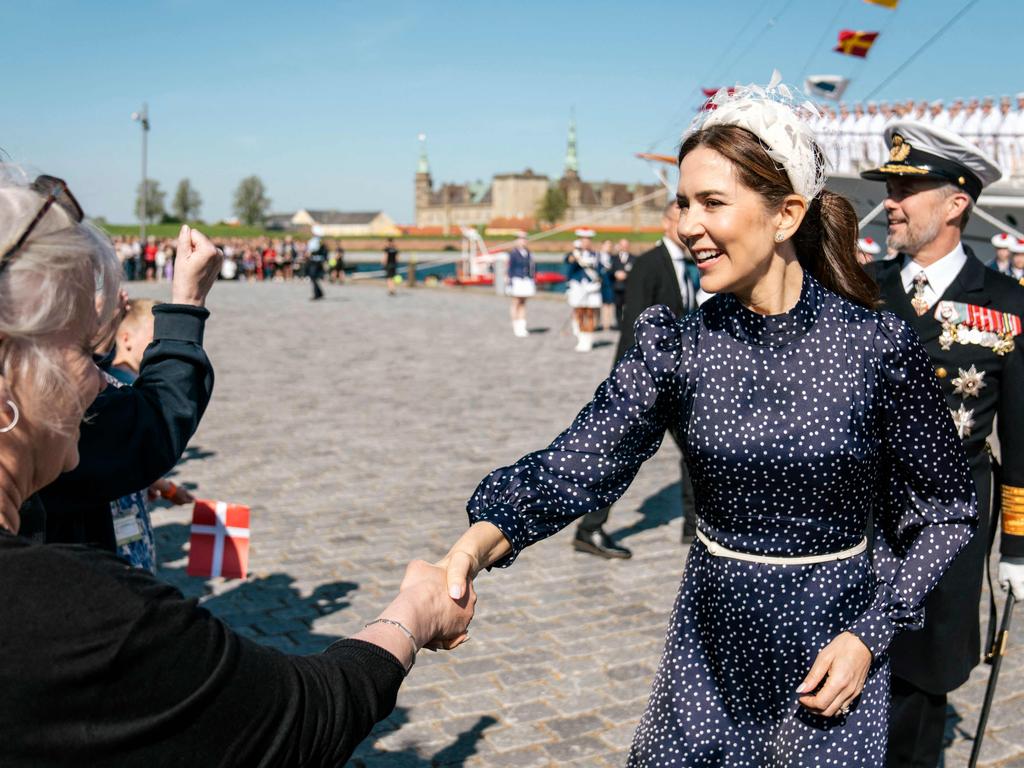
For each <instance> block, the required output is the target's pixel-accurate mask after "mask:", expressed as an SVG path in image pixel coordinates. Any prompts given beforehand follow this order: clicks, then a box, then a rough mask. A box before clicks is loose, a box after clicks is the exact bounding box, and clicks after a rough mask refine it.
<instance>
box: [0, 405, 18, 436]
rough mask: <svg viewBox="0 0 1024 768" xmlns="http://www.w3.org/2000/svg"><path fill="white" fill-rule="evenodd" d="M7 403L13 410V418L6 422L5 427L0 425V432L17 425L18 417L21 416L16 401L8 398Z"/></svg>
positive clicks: (8, 430) (7, 430) (9, 429)
mask: <svg viewBox="0 0 1024 768" xmlns="http://www.w3.org/2000/svg"><path fill="white" fill-rule="evenodd" d="M7 404H8V405H9V406H10V407H11V410H12V411H14V418H13V419H11V423H10V424H8V425H7V426H6V427H0V432H10V431H11V430H12V429H14V428H15V427H16V426H18V419H20V418H21V413H20V412H19V411H18V405H17V403H15V402H14V401H13V400H8V401H7Z"/></svg>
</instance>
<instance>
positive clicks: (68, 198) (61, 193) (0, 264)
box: [0, 175, 85, 274]
mask: <svg viewBox="0 0 1024 768" xmlns="http://www.w3.org/2000/svg"><path fill="white" fill-rule="evenodd" d="M30 189H32V191H34V192H38V193H39V194H40V195H42V196H43V205H42V207H40V209H39V212H38V213H36V215H35V218H33V219H32V221H30V222H29V223H28V226H27V227H25V231H24V232H22V233H21V236H20V237H19V238H18V239H17V240H15V241H14V244H13V245H12V246H11V247H10V248H8V249H7V250H6V251H4V253H3V256H0V274H3V271H4V270H5V269H7V265H8V264H10V263H11V262H12V261H14V257H15V256H16V255H17V254H18V251H19V250H21V247H22V246H23V245H25V242H26V241H27V240H28V236H29V235H31V234H32V230H33V229H35V228H36V226H37V225H38V224H39V222H40V221H42V220H43V217H44V216H46V212H47V211H49V210H50V208H51V207H53V204H54V203H56V204H57V205H59V206H60V207H61V208H63V209H64V211H65V212H66V213H67V214H68V216H70V217H71V220H72V221H74V222H75V223H76V224H79V223H81V221H82V219H84V218H85V214H84V213H82V206H80V205H79V204H78V201H77V200H75V196H74V195H72V194H71V192H70V191H69V190H68V184H67V182H66V181H64V180H63V179H58V178H57V177H56V176H46V175H43V176H37V177H36V180H35V181H33V182H32V185H31V187H30Z"/></svg>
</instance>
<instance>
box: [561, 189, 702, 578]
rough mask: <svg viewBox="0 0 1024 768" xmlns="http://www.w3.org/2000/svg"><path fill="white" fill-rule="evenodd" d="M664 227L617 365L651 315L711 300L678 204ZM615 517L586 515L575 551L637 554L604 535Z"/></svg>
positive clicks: (646, 256) (635, 280) (627, 317)
mask: <svg viewBox="0 0 1024 768" xmlns="http://www.w3.org/2000/svg"><path fill="white" fill-rule="evenodd" d="M661 226H662V229H663V231H664V236H663V237H662V239H661V240H660V241H659V242H658V244H657V245H656V246H655V247H654V248H652V249H651V250H649V251H647V252H646V253H642V254H640V256H638V257H637V258H636V260H635V262H634V264H633V269H632V270H631V271H630V273H629V279H628V280H627V281H626V295H625V305H624V307H623V314H622V325H621V333H620V335H619V346H618V349H617V350H616V353H615V362H616V363H618V361H619V360H621V359H622V356H623V355H624V354H626V351H627V350H628V349H629V348H630V347H632V346H633V344H634V343H635V342H636V339H635V336H634V330H633V325H634V323H636V320H637V318H638V317H640V314H641V313H642V312H643V311H644V310H645V309H647V308H648V307H653V306H655V305H657V304H664V305H666V306H667V307H668V308H669V309H671V310H672V312H673V313H675V314H676V315H677V316H680V317H681V316H682V315H685V314H687V313H688V312H692V311H693V310H695V309H697V305H698V300H699V299H703V298H705V296H706V295H705V294H701V293H700V277H699V273H698V271H697V265H696V264H694V263H693V260H692V259H691V258H690V256H689V253H688V252H687V251H686V248H685V247H683V244H682V242H681V241H680V240H679V235H678V233H677V232H676V230H677V229H678V227H679V207H678V206H677V205H676V204H675V201H672V202H671V203H669V205H668V206H666V208H665V212H664V215H663V216H662V220H661ZM671 434H672V438H673V439H674V440H675V441H676V445H679V441H680V436H679V435H677V434H676V433H675V432H674V431H672V432H671ZM680 450H682V446H680ZM679 464H680V469H681V470H682V478H681V483H680V487H681V491H682V499H683V515H684V518H683V543H689V542H692V541H693V538H694V536H695V535H696V531H697V518H696V513H695V504H694V496H693V483H692V482H691V481H690V473H689V471H688V470H687V467H686V460H685V459H684V458H682V457H680V460H679ZM610 512H611V507H610V506H609V507H605V508H604V509H599V510H597V511H596V512H590V513H588V514H586V515H584V516H583V518H582V519H581V520H580V523H579V526H578V527H577V529H576V537H575V538H574V539H573V542H572V543H573V547H574V548H575V549H577V550H579V551H580V552H588V553H590V554H593V555H599V556H601V557H609V558H611V557H620V558H627V557H631V556H632V553H631V552H630V551H629V550H628V549H627V548H626V547H624V546H622V545H621V544H617V543H616V542H615V541H614V540H613V539H612V538H611V537H610V536H609V535H608V534H607V533H606V532H605V530H604V527H603V526H604V524H605V523H606V522H607V521H608V515H609V513H610Z"/></svg>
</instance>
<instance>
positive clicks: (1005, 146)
mask: <svg viewBox="0 0 1024 768" xmlns="http://www.w3.org/2000/svg"><path fill="white" fill-rule="evenodd" d="M819 109H820V111H821V116H820V117H819V118H818V119H816V120H815V121H814V123H813V128H814V130H815V132H816V135H817V138H818V141H819V143H820V145H821V147H822V149H824V150H825V153H826V155H827V156H828V158H829V160H830V161H831V163H832V167H833V168H834V169H835V170H837V171H839V172H841V173H855V172H858V171H861V170H864V169H866V168H876V167H878V166H880V165H882V163H883V162H884V160H885V158H887V157H888V156H889V149H890V148H889V146H888V145H887V144H886V141H885V135H884V134H885V129H886V128H887V127H888V126H889V125H891V124H892V123H893V122H895V121H897V120H915V121H917V122H921V123H925V124H926V125H933V126H935V127H936V128H940V129H944V130H947V131H951V132H953V133H954V134H956V135H958V136H962V137H963V138H964V139H965V140H966V141H968V142H970V143H971V144H973V145H974V146H976V147H978V148H979V149H981V150H982V151H983V152H984V153H985V154H987V155H988V156H989V157H991V158H993V159H994V160H995V161H996V162H997V163H998V165H999V166H1000V168H1001V169H1002V171H1003V173H1004V174H1005V175H1008V176H1017V175H1021V174H1024V93H1018V94H1017V95H1016V97H1015V98H1013V99H1011V98H1010V97H1009V96H1001V97H999V98H998V99H996V98H994V97H992V96H986V97H984V98H982V99H978V98H971V99H967V100H964V99H953V100H952V101H950V102H949V103H948V104H947V103H946V102H945V101H944V100H942V99H936V100H934V101H921V100H918V101H915V100H914V99H907V100H906V101H895V102H892V103H889V102H887V101H878V102H875V101H868V102H866V103H860V102H858V103H856V104H853V105H852V106H849V105H847V104H845V103H840V104H838V105H835V106H834V105H832V104H823V105H819Z"/></svg>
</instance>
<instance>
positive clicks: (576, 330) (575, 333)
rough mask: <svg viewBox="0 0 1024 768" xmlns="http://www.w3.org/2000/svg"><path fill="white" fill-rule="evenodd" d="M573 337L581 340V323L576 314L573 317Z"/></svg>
mask: <svg viewBox="0 0 1024 768" xmlns="http://www.w3.org/2000/svg"><path fill="white" fill-rule="evenodd" d="M572 335H573V336H575V337H576V338H579V335H580V323H579V321H578V320H577V319H576V315H575V314H573V316H572Z"/></svg>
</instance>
